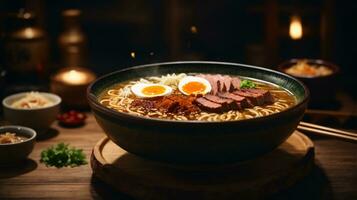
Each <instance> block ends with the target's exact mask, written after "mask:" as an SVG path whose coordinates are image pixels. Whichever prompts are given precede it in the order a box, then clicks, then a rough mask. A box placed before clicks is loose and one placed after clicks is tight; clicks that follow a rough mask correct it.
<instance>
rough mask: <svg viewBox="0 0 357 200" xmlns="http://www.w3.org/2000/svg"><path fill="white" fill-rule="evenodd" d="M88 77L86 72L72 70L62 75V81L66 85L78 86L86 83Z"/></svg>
mask: <svg viewBox="0 0 357 200" xmlns="http://www.w3.org/2000/svg"><path fill="white" fill-rule="evenodd" d="M87 78H88V75H87V74H86V73H84V72H81V71H77V70H74V69H72V70H70V71H68V72H64V73H63V75H62V80H63V81H64V82H66V83H69V84H73V85H78V84H83V83H86V81H87Z"/></svg>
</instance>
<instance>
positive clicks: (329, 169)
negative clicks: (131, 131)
mask: <svg viewBox="0 0 357 200" xmlns="http://www.w3.org/2000/svg"><path fill="white" fill-rule="evenodd" d="M50 133H51V134H50V135H49V137H48V138H44V139H42V140H39V141H38V142H37V144H36V146H35V149H34V151H33V152H32V153H31V155H30V158H29V160H27V161H26V162H25V163H23V164H22V165H21V166H18V167H16V168H0V199H124V200H126V199H130V198H129V197H127V196H125V195H123V194H120V193H118V192H115V191H114V190H113V189H111V188H110V187H109V186H107V185H106V184H104V183H102V182H101V181H100V180H97V179H96V178H94V177H92V170H91V168H90V165H89V164H87V165H84V166H80V167H76V168H61V169H56V168H52V167H50V168H48V167H46V166H45V165H43V164H42V163H40V162H39V159H40V153H41V151H42V150H43V149H45V148H47V147H49V146H51V145H54V144H57V143H59V142H65V143H70V144H71V145H72V146H75V147H77V148H82V149H83V150H84V152H85V154H86V155H87V159H89V158H90V155H91V151H92V148H93V146H94V145H95V144H96V142H97V141H98V140H99V139H101V138H102V137H104V133H103V132H102V130H101V129H100V128H99V126H98V125H97V123H96V122H95V119H94V117H93V116H92V115H91V114H88V119H87V123H86V125H85V126H83V127H80V128H72V129H68V128H62V127H60V126H58V125H57V124H54V125H53V126H52V130H51V132H50ZM312 139H313V141H314V143H315V146H316V149H315V152H316V166H315V167H314V169H313V171H312V172H311V174H310V175H309V176H307V177H306V178H305V179H304V180H302V181H300V182H299V183H298V184H296V185H295V186H293V187H292V188H290V189H288V190H286V191H282V192H280V193H278V194H276V195H274V196H272V197H270V199H299V200H301V199H357V143H350V142H347V141H341V140H336V139H331V138H324V137H315V136H313V137H312ZM88 161H89V160H88ZM268 164H269V163H267V165H268ZM118 181H120V180H118Z"/></svg>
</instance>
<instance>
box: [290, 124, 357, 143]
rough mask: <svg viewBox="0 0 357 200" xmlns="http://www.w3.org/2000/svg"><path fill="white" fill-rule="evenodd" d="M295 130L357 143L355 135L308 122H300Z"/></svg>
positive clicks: (356, 134)
mask: <svg viewBox="0 0 357 200" xmlns="http://www.w3.org/2000/svg"><path fill="white" fill-rule="evenodd" d="M297 128H298V129H299V130H305V131H310V132H314V133H319V134H323V135H328V136H333V137H338V138H343V139H348V140H353V141H357V133H352V132H349V131H343V130H339V129H334V128H330V127H326V126H321V125H317V124H312V123H308V122H300V124H299V125H298V127H297Z"/></svg>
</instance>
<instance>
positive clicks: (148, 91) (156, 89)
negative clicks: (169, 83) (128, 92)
mask: <svg viewBox="0 0 357 200" xmlns="http://www.w3.org/2000/svg"><path fill="white" fill-rule="evenodd" d="M165 90H166V89H165V88H164V87H163V86H160V85H152V86H147V87H145V88H143V89H142V90H141V92H142V93H143V94H145V95H148V96H154V95H160V94H163V93H164V92H165Z"/></svg>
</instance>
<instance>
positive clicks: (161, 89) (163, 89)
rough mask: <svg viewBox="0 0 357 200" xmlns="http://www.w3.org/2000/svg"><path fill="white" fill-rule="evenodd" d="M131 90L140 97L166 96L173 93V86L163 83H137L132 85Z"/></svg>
mask: <svg viewBox="0 0 357 200" xmlns="http://www.w3.org/2000/svg"><path fill="white" fill-rule="evenodd" d="M131 91H132V92H133V93H134V94H135V95H136V96H137V97H140V98H152V97H159V96H166V95H169V94H171V93H172V88H171V87H169V86H167V85H162V84H148V83H137V84H135V85H133V86H131Z"/></svg>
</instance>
